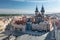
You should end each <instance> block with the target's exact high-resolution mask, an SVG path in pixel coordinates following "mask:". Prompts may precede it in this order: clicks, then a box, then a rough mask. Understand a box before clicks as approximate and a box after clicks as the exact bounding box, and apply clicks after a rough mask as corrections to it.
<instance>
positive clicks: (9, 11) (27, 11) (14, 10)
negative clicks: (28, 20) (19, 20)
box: [0, 9, 34, 14]
mask: <svg viewBox="0 0 60 40" xmlns="http://www.w3.org/2000/svg"><path fill="white" fill-rule="evenodd" d="M33 12H34V11H32V10H26V9H0V14H1V13H13V14H15V13H20V14H21V13H23V14H26V13H28V14H29V13H33Z"/></svg>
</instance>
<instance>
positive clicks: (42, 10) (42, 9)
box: [41, 5, 45, 13]
mask: <svg viewBox="0 0 60 40" xmlns="http://www.w3.org/2000/svg"><path fill="white" fill-rule="evenodd" d="M42 12H43V13H44V12H45V10H44V7H43V5H42V8H41V13H42Z"/></svg>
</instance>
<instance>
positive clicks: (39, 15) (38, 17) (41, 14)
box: [35, 5, 45, 23]
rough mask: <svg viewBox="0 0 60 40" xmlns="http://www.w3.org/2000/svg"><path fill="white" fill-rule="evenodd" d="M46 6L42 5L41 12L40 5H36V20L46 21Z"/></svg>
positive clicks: (38, 21) (37, 21)
mask: <svg viewBox="0 0 60 40" xmlns="http://www.w3.org/2000/svg"><path fill="white" fill-rule="evenodd" d="M44 13H45V10H44V7H43V5H42V8H41V11H40V12H39V10H38V7H37V6H36V10H35V21H36V23H40V22H43V21H44Z"/></svg>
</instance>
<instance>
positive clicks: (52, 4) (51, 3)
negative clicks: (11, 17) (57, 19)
mask: <svg viewBox="0 0 60 40" xmlns="http://www.w3.org/2000/svg"><path fill="white" fill-rule="evenodd" d="M59 4H60V1H59V0H0V14H1V13H13V14H14V13H20V14H21V13H23V14H26V13H28V14H29V13H30V14H32V13H33V14H34V11H35V8H36V5H37V6H38V9H39V11H40V10H41V7H42V5H43V6H44V9H45V11H46V13H48V14H49V12H51V13H60V8H59V7H60V5H59Z"/></svg>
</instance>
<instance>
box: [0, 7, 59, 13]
mask: <svg viewBox="0 0 60 40" xmlns="http://www.w3.org/2000/svg"><path fill="white" fill-rule="evenodd" d="M34 11H35V10H28V9H0V14H1V13H7V14H8V13H11V14H12V13H13V14H16V13H19V14H34V13H35V12H34ZM45 11H46V12H45V13H46V14H49V13H50V14H51V13H60V8H55V9H46V10H45Z"/></svg>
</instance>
